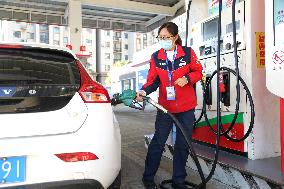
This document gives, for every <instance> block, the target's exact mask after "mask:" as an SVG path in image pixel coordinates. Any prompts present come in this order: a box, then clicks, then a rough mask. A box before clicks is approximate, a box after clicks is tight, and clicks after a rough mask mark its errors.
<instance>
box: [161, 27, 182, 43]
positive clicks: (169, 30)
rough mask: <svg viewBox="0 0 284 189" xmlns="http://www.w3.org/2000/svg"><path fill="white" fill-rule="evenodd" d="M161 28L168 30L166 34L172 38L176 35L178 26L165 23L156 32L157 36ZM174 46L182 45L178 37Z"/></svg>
mask: <svg viewBox="0 0 284 189" xmlns="http://www.w3.org/2000/svg"><path fill="white" fill-rule="evenodd" d="M163 28H166V29H167V30H168V32H169V33H170V34H172V35H173V36H176V35H178V26H177V25H176V24H175V23H173V22H166V23H164V24H163V25H162V26H161V27H160V28H159V30H158V35H159V34H160V32H161V30H162V29H163ZM176 45H182V40H181V38H180V36H178V38H177V40H176Z"/></svg>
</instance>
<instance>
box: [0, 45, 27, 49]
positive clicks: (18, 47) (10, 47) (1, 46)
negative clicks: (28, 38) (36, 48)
mask: <svg viewBox="0 0 284 189" xmlns="http://www.w3.org/2000/svg"><path fill="white" fill-rule="evenodd" d="M20 48H23V46H22V45H9V44H7V45H5V44H2V45H0V49H20Z"/></svg>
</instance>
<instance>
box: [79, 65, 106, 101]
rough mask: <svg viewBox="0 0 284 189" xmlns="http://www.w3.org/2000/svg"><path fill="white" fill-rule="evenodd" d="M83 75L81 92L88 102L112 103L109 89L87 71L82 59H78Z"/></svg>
mask: <svg viewBox="0 0 284 189" xmlns="http://www.w3.org/2000/svg"><path fill="white" fill-rule="evenodd" d="M77 65H78V67H79V71H80V75H81V87H80V89H79V94H80V95H81V97H82V99H83V100H84V102H87V103H110V97H109V94H108V92H107V90H106V89H105V88H104V87H103V86H102V85H101V84H99V83H97V82H95V81H94V80H93V79H92V78H91V77H90V76H89V74H88V73H87V71H86V70H85V68H84V67H83V65H82V64H81V62H80V61H77Z"/></svg>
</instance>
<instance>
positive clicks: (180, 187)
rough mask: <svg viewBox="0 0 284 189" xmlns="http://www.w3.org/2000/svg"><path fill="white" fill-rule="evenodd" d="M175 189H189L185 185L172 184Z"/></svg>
mask: <svg viewBox="0 0 284 189" xmlns="http://www.w3.org/2000/svg"><path fill="white" fill-rule="evenodd" d="M172 187H173V188H174V189H189V188H188V187H187V186H186V185H185V184H172Z"/></svg>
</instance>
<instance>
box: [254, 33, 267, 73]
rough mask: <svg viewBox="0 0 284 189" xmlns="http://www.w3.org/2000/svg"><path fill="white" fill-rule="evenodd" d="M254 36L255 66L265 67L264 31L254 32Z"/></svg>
mask: <svg viewBox="0 0 284 189" xmlns="http://www.w3.org/2000/svg"><path fill="white" fill-rule="evenodd" d="M255 36H256V62H257V68H265V33H264V32H256V33H255Z"/></svg>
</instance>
